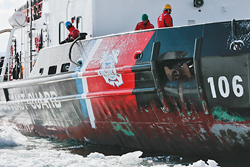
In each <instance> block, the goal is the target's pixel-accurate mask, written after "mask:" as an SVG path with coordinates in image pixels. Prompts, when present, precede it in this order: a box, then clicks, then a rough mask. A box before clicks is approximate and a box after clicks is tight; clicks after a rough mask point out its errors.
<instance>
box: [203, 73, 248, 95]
mask: <svg viewBox="0 0 250 167" xmlns="http://www.w3.org/2000/svg"><path fill="white" fill-rule="evenodd" d="M207 82H208V83H209V84H210V88H211V93H212V97H213V98H217V95H216V91H215V85H214V78H213V77H209V78H208V79H207ZM241 82H243V80H242V78H241V77H240V76H239V75H235V76H234V77H233V79H232V89H233V92H234V95H235V96H236V97H241V96H243V94H244V89H243V86H242V85H241V84H240V83H241ZM218 89H219V92H220V95H221V96H222V97H224V98H227V97H229V94H230V89H231V88H230V86H229V81H228V79H227V78H226V77H225V76H221V77H219V78H218Z"/></svg>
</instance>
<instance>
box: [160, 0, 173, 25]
mask: <svg viewBox="0 0 250 167" xmlns="http://www.w3.org/2000/svg"><path fill="white" fill-rule="evenodd" d="M171 11H172V7H171V6H170V5H169V4H166V5H165V6H164V10H163V13H162V14H161V15H160V16H159V17H158V20H157V23H158V28H162V27H173V19H172V17H171Z"/></svg>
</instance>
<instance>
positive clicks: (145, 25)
mask: <svg viewBox="0 0 250 167" xmlns="http://www.w3.org/2000/svg"><path fill="white" fill-rule="evenodd" d="M151 28H154V25H153V24H151V23H150V21H149V20H148V15H147V14H143V15H142V22H139V23H138V24H137V25H136V27H135V31H136V30H145V29H151Z"/></svg>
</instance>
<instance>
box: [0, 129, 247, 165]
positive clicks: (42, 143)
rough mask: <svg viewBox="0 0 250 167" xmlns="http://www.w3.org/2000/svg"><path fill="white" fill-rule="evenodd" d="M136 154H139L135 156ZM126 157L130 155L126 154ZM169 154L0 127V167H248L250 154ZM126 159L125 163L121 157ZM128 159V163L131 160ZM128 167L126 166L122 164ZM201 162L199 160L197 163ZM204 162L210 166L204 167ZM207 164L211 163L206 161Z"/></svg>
mask: <svg viewBox="0 0 250 167" xmlns="http://www.w3.org/2000/svg"><path fill="white" fill-rule="evenodd" d="M138 153H139V154H140V155H138ZM128 154H132V155H129V156H128ZM191 154H192V153H190V155H169V154H168V153H167V152H148V151H147V152H146V151H143V152H142V151H140V150H130V149H124V148H112V147H102V146H96V145H90V144H86V143H82V142H77V141H74V140H68V141H58V140H52V139H49V138H36V137H28V136H23V135H22V134H20V133H19V132H18V131H16V130H14V129H11V128H10V127H2V126H0V167H7V166H8V167H19V166H22V167H30V166H36V167H59V166H60V167H61V166H71V167H73V166H84V167H85V166H86V167H113V166H116V167H117V166H119V167H135V166H138V167H144V166H152V167H159V166H160V167H173V166H175V167H183V166H189V167H217V166H222V167H248V166H250V155H248V154H244V153H241V154H236V155H230V156H224V155H220V156H213V155H209V156H199V155H191ZM124 157H126V158H127V159H125V161H122V158H124ZM131 159H132V160H131ZM129 160H131V161H132V164H129V165H128V164H126V161H129ZM201 160H202V161H201ZM208 160H213V164H215V163H216V162H217V163H218V164H215V165H211V163H210V166H209V165H208V164H209V163H208ZM210 162H211V161H210Z"/></svg>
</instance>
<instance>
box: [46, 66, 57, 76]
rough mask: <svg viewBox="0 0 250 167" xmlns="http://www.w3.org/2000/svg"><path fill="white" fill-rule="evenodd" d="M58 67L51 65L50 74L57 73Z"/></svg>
mask: <svg viewBox="0 0 250 167" xmlns="http://www.w3.org/2000/svg"><path fill="white" fill-rule="evenodd" d="M56 67H57V66H50V67H49V72H48V74H49V75H50V74H55V73H56Z"/></svg>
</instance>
